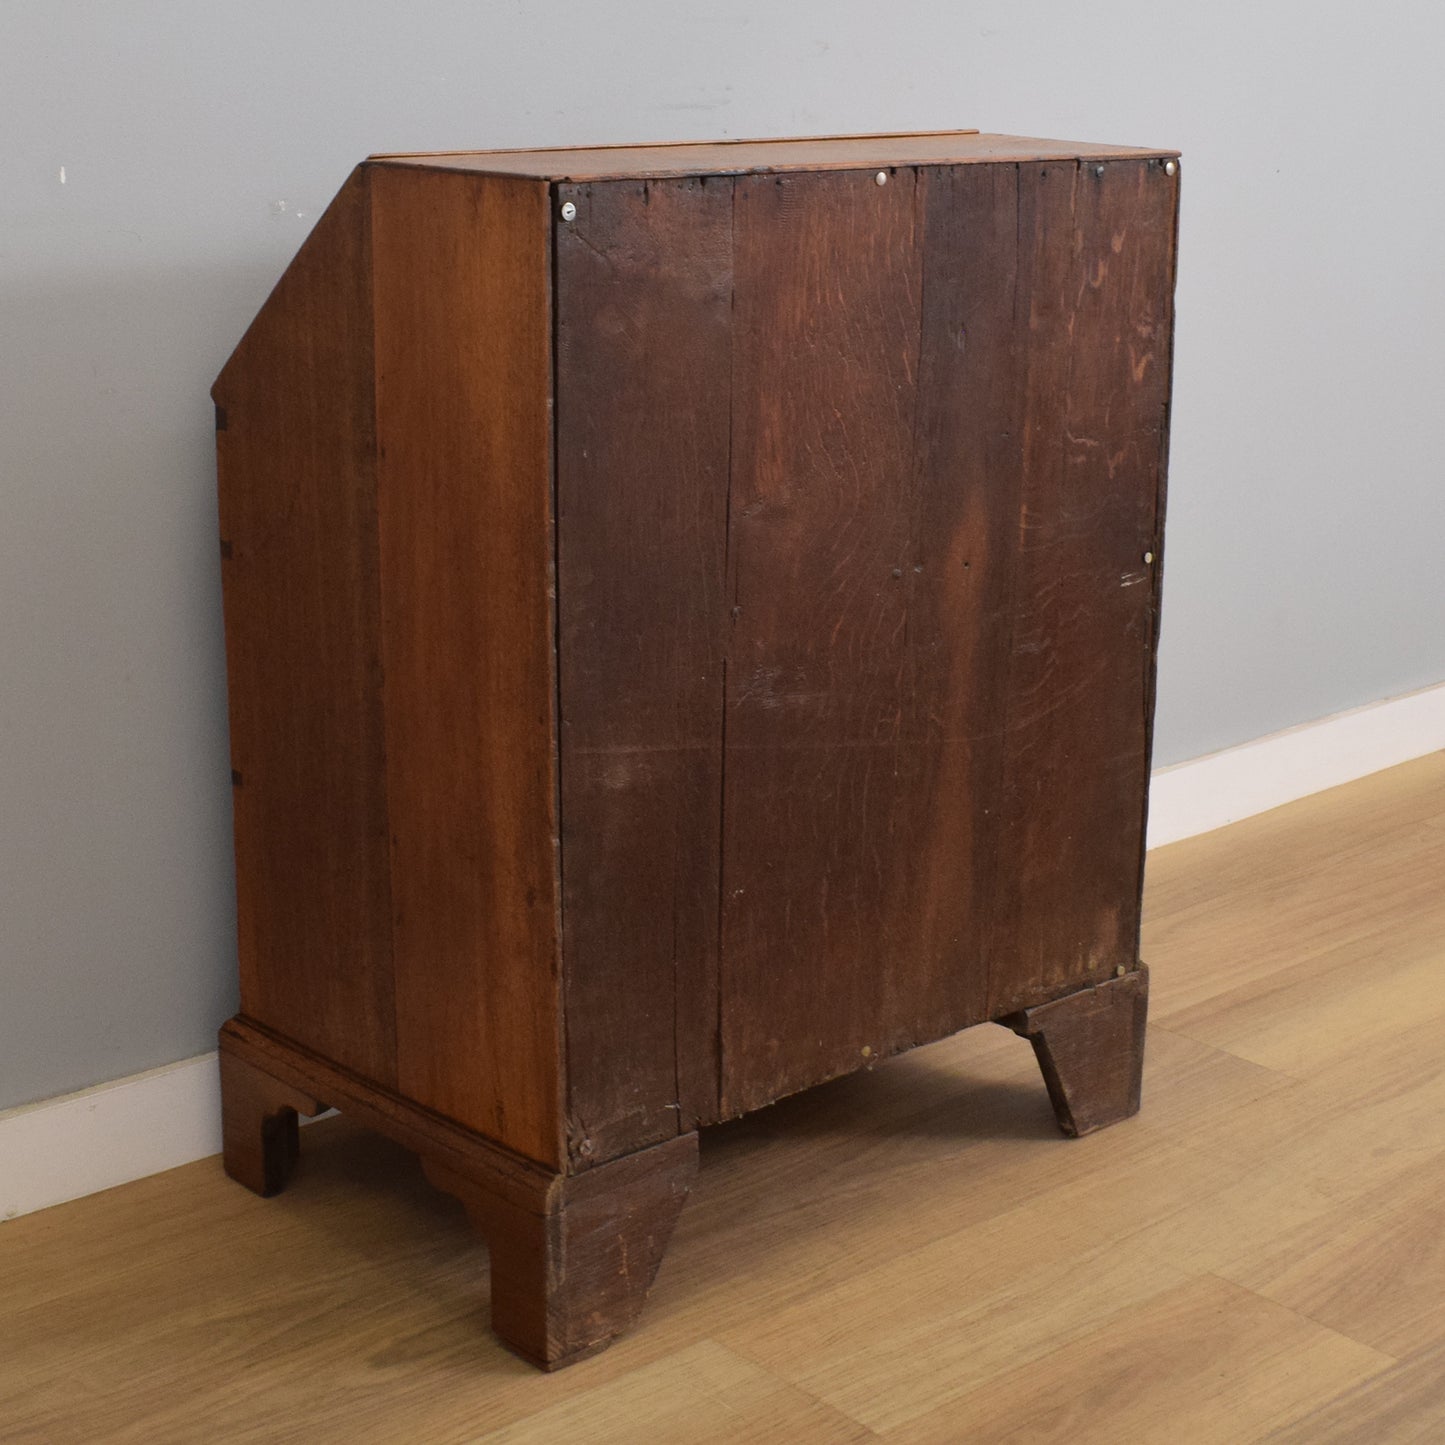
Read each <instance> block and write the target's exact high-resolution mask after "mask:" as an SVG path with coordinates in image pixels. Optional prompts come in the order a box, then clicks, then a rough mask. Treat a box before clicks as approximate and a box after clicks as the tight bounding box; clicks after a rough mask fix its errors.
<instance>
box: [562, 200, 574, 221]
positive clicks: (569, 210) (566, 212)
mask: <svg viewBox="0 0 1445 1445" xmlns="http://www.w3.org/2000/svg"><path fill="white" fill-rule="evenodd" d="M562 219H563V220H564V221H575V220H576V219H577V207H576V206H574V205H573V204H572V202H571V201H563V202H562Z"/></svg>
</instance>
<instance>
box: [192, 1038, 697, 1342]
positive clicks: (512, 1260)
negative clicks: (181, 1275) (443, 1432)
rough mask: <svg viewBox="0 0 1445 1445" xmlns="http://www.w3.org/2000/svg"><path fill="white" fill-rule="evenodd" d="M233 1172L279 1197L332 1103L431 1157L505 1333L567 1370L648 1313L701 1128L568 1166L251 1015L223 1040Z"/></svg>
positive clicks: (226, 1136)
mask: <svg viewBox="0 0 1445 1445" xmlns="http://www.w3.org/2000/svg"><path fill="white" fill-rule="evenodd" d="M220 1057H221V1109H222V1121H223V1123H222V1133H223V1140H224V1156H223V1157H224V1163H225V1168H226V1173H227V1174H229V1175H230V1176H231V1178H232V1179H235V1180H236V1181H238V1182H239V1183H241V1184H244V1185H245V1186H246V1187H247V1188H248V1189H250V1190H252V1191H253V1192H254V1193H256V1194H260V1195H263V1196H269V1195H273V1194H277V1193H279V1192H280V1191H281V1190H282V1189H283V1188H284V1187H285V1186H286V1183H287V1181H288V1180H289V1178H290V1176H291V1173H292V1170H293V1168H294V1167H295V1164H296V1160H297V1158H298V1153H299V1137H298V1136H299V1129H298V1124H299V1119H298V1116H299V1115H301V1114H306V1115H314V1114H317V1113H320V1112H323V1111H324V1109H325V1107H326V1106H325V1105H323V1104H322V1103H321V1102H320V1101H321V1099H323V1098H324V1099H327V1100H329V1101H330V1102H331V1103H332V1104H334V1105H335V1106H336V1107H337V1108H338V1109H340V1110H341V1111H342V1112H343V1113H345V1114H347V1115H349V1116H351V1117H353V1118H355V1119H356V1120H357V1121H358V1122H359V1123H362V1124H364V1125H366V1126H367V1127H368V1128H371V1129H375V1130H376V1131H377V1132H378V1133H380V1134H384V1135H386V1136H387V1137H388V1138H390V1139H394V1140H395V1141H396V1142H397V1143H399V1144H401V1145H402V1146H403V1147H404V1148H407V1149H410V1150H411V1151H412V1152H413V1153H415V1154H416V1155H418V1156H419V1157H420V1159H421V1163H422V1168H423V1171H424V1172H425V1174H426V1176H427V1178H428V1179H429V1180H430V1181H431V1182H432V1183H433V1184H434V1185H436V1186H437V1187H438V1188H440V1189H443V1190H445V1191H446V1192H447V1193H449V1194H452V1195H455V1196H456V1197H457V1198H458V1199H460V1200H461V1202H462V1204H463V1205H464V1206H465V1208H466V1211H467V1215H468V1218H469V1219H470V1220H471V1221H472V1224H473V1225H474V1226H475V1228H476V1229H477V1231H478V1233H480V1234H481V1236H482V1238H483V1239H484V1240H485V1241H486V1243H487V1246H488V1250H489V1252H490V1256H491V1313H492V1328H493V1329H494V1330H495V1331H496V1333H497V1335H498V1336H499V1338H500V1339H501V1340H502V1341H503V1343H504V1344H506V1345H507V1346H508V1347H509V1348H511V1349H512V1350H514V1351H516V1353H517V1354H519V1355H521V1356H522V1357H523V1358H524V1359H527V1360H529V1361H531V1362H532V1363H533V1364H536V1365H540V1366H541V1367H542V1368H543V1369H548V1370H554V1369H558V1368H560V1367H561V1366H563V1365H568V1364H572V1363H573V1362H575V1361H577V1360H580V1359H583V1358H585V1357H586V1356H587V1355H590V1354H594V1353H596V1352H597V1351H598V1350H600V1349H603V1348H605V1347H606V1346H607V1345H608V1344H609V1343H611V1341H612V1340H613V1339H615V1338H616V1336H617V1335H619V1334H621V1333H622V1331H623V1330H625V1329H626V1328H627V1327H628V1326H629V1325H630V1324H631V1323H632V1322H633V1320H634V1319H636V1317H637V1314H638V1312H639V1311H640V1310H641V1309H642V1306H643V1303H644V1301H645V1300H646V1298H647V1292H648V1290H649V1289H650V1288H651V1286H652V1282H653V1280H654V1279H655V1278H656V1275H657V1269H658V1265H659V1264H660V1263H661V1261H662V1256H663V1253H664V1251H665V1250H666V1248H667V1243H668V1240H669V1239H670V1237H671V1235H672V1230H673V1226H674V1225H675V1224H676V1223H677V1217H678V1215H679V1214H680V1213H681V1211H682V1206H683V1203H684V1202H685V1200H686V1198H687V1195H688V1192H689V1189H690V1188H691V1185H692V1181H693V1178H694V1176H695V1175H696V1173H697V1134H696V1133H695V1132H694V1133H688V1134H683V1135H680V1136H678V1137H677V1138H674V1139H669V1140H667V1141H665V1142H664V1143H661V1144H655V1145H653V1146H652V1147H651V1148H647V1149H641V1150H639V1151H637V1152H636V1153H633V1154H627V1155H624V1156H623V1157H622V1158H619V1159H613V1160H609V1161H607V1162H606V1163H602V1164H597V1165H594V1166H592V1167H591V1168H587V1169H584V1170H582V1171H581V1172H579V1173H576V1174H572V1175H565V1174H559V1173H556V1172H555V1171H553V1170H551V1169H548V1168H547V1167H546V1166H544V1165H541V1164H538V1163H535V1162H534V1161H532V1160H529V1159H525V1158H523V1157H522V1156H520V1155H517V1154H514V1153H513V1152H512V1151H510V1150H508V1149H504V1148H502V1147H501V1146H500V1145H498V1144H495V1143H493V1142H492V1141H491V1140H489V1139H486V1138H484V1137H482V1136H481V1135H478V1134H474V1133H472V1132H471V1131H469V1130H466V1129H462V1128H460V1127H458V1126H457V1125H455V1124H452V1123H450V1122H449V1121H447V1120H445V1119H442V1118H440V1117H439V1116H438V1115H436V1114H433V1113H431V1111H430V1110H427V1109H423V1108H421V1107H419V1106H418V1105H416V1104H412V1103H410V1102H408V1101H407V1100H405V1099H402V1098H401V1097H399V1096H398V1095H395V1094H392V1093H390V1092H388V1091H385V1090H382V1089H379V1088H377V1087H376V1086H374V1085H371V1084H368V1083H366V1082H365V1081H363V1080H361V1079H358V1078H356V1077H355V1076H354V1075H350V1074H348V1073H346V1071H344V1070H341V1069H338V1068H336V1067H335V1066H333V1065H331V1064H328V1063H327V1062H326V1061H325V1060H323V1059H321V1058H319V1057H318V1056H317V1055H315V1054H312V1053H310V1052H309V1051H308V1050H305V1049H302V1048H300V1047H299V1046H297V1045H295V1044H292V1043H289V1042H288V1041H286V1040H284V1039H281V1038H279V1037H277V1036H276V1035H274V1034H272V1033H270V1032H269V1031H268V1030H266V1029H263V1028H261V1027H259V1026H258V1025H256V1024H254V1023H252V1022H251V1021H250V1020H248V1019H246V1018H244V1017H238V1018H235V1019H232V1020H231V1022H230V1023H228V1024H226V1025H225V1026H224V1027H223V1028H222V1030H221V1035H220Z"/></svg>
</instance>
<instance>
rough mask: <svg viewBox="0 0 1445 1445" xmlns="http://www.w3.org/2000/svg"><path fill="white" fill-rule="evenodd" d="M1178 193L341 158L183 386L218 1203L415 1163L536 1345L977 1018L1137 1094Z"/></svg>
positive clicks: (1002, 179)
mask: <svg viewBox="0 0 1445 1445" xmlns="http://www.w3.org/2000/svg"><path fill="white" fill-rule="evenodd" d="M1178 171H1179V168H1178V163H1177V160H1176V159H1175V155H1174V153H1173V152H1168V151H1152V150H1138V149H1121V148H1117V147H1106V146H1096V145H1076V144H1064V143H1058V142H1054V141H1038V140H1024V139H1016V138H1012V137H1007V136H993V135H978V134H975V133H968V132H960V133H952V134H927V135H905V136H877V137H853V138H844V139H833V140H811V141H769V142H759V143H752V142H747V143H730V144H728V143H725V144H715V145H714V144H698V145H675V146H656V147H642V148H631V149H626V148H611V149H597V150H558V151H531V152H502V153H479V152H469V153H458V154H436V155H415V156H379V157H375V158H373V159H371V160H369V161H367V162H366V163H365V164H363V165H362V166H360V167H359V168H358V169H357V170H356V171H355V173H354V174H353V175H352V176H351V178H350V179H349V180H348V181H347V183H346V185H345V186H344V188H343V189H342V191H341V192H340V194H339V195H338V196H337V198H336V199H335V201H334V202H333V203H332V205H331V206H330V208H329V209H328V210H327V211H326V213H325V214H324V215H323V216H322V218H321V220H320V221H319V222H318V223H317V226H316V228H315V230H314V232H313V233H312V235H311V237H310V239H309V240H307V242H306V243H305V245H304V246H303V247H302V249H301V251H300V253H299V254H298V255H297V257H296V258H295V261H294V262H293V264H292V265H291V266H290V268H289V269H288V270H287V272H286V274H285V275H284V276H283V278H282V279H281V281H280V283H279V284H278V286H277V287H276V289H275V291H274V293H273V294H272V296H271V298H270V299H269V300H268V301H267V303H266V305H265V307H264V308H263V310H262V311H261V313H260V314H259V316H258V317H257V319H256V321H255V323H254V324H253V325H252V327H251V328H250V330H249V331H248V332H247V333H246V336H245V338H244V340H243V341H242V342H241V344H240V346H239V347H238V349H237V350H236V352H235V354H234V356H233V357H232V358H231V360H230V362H229V363H228V364H227V366H226V368H225V370H224V371H223V372H222V373H221V376H220V378H219V379H218V380H217V382H216V385H215V389H214V393H213V394H214V397H215V401H216V427H217V441H218V448H219V469H220V515H221V538H222V540H221V556H222V559H223V560H222V571H223V577H224V588H225V614H226V647H227V661H228V667H229V676H230V720H231V746H232V761H233V774H232V780H233V784H234V798H235V838H236V870H237V903H238V913H239V934H240V968H241V1009H242V1011H241V1013H240V1014H239V1015H238V1016H237V1017H236V1018H235V1019H233V1020H232V1021H231V1022H229V1023H228V1024H226V1025H225V1027H224V1028H223V1029H222V1031H221V1064H222V1077H223V1090H224V1107H225V1160H226V1167H227V1169H228V1171H229V1172H230V1173H231V1174H232V1175H233V1176H234V1177H235V1178H237V1179H239V1180H240V1181H241V1182H242V1183H244V1184H246V1185H248V1186H250V1187H251V1188H252V1189H255V1190H258V1191H260V1192H262V1193H271V1192H273V1191H275V1190H277V1189H279V1188H280V1187H281V1186H282V1185H283V1183H284V1182H285V1180H286V1177H287V1174H288V1173H289V1171H290V1168H291V1165H292V1163H293V1162H294V1160H295V1157H296V1153H297V1114H298V1112H300V1113H305V1114H312V1113H315V1112H317V1111H319V1110H320V1109H321V1108H323V1107H324V1106H326V1105H332V1106H336V1107H339V1108H341V1109H342V1110H343V1111H346V1112H348V1113H352V1114H354V1115H355V1116H356V1117H357V1118H359V1119H360V1120H362V1121H364V1122H365V1123H368V1124H369V1125H371V1126H373V1127H375V1128H376V1129H379V1130H381V1131H383V1132H385V1133H388V1134H390V1135H391V1136H393V1137H394V1138H396V1139H399V1140H400V1141H402V1142H403V1143H404V1144H405V1145H407V1146H408V1147H409V1148H411V1149H413V1150H415V1151H416V1152H417V1153H418V1154H419V1155H420V1156H421V1158H422V1160H423V1162H424V1164H425V1166H426V1169H427V1172H428V1175H429V1177H430V1178H431V1179H433V1181H434V1182H436V1183H437V1184H438V1185H440V1186H441V1187H442V1188H444V1189H447V1190H450V1191H452V1192H454V1193H455V1194H457V1195H459V1196H460V1197H461V1199H462V1200H463V1201H464V1203H465V1204H466V1206H467V1208H468V1211H469V1213H470V1214H471V1216H472V1218H473V1219H474V1220H475V1221H476V1223H477V1225H478V1227H479V1228H480V1230H481V1231H482V1232H483V1233H484V1235H485V1236H486V1238H487V1240H488V1242H489V1245H490V1249H491V1299H492V1315H493V1321H494V1324H495V1328H496V1330H497V1331H498V1333H499V1334H500V1335H501V1336H502V1338H503V1339H504V1340H505V1341H506V1342H507V1343H508V1344H510V1345H511V1346H512V1347H513V1348H515V1349H516V1350H518V1351H519V1352H521V1353H522V1354H524V1355H525V1356H527V1357H529V1358H531V1359H533V1360H535V1361H536V1362H538V1363H539V1364H542V1365H545V1366H548V1367H553V1366H556V1365H560V1364H565V1363H567V1362H568V1361H570V1360H573V1359H576V1358H578V1357H579V1356H581V1355H582V1354H584V1353H586V1352H588V1351H590V1350H594V1349H596V1348H598V1347H600V1346H601V1345H603V1344H605V1343H606V1342H607V1341H608V1340H609V1339H611V1338H612V1337H613V1336H614V1335H615V1334H616V1333H617V1332H618V1331H619V1330H620V1329H622V1328H623V1327H625V1325H626V1324H627V1323H628V1322H629V1321H630V1320H631V1319H632V1318H633V1317H634V1316H635V1315H636V1313H637V1311H638V1309H639V1308H640V1306H641V1303H642V1299H643V1296H644V1295H645V1293H646V1291H647V1288H648V1286H649V1284H650V1283H651V1280H652V1278H653V1276H654V1274H655V1272H656V1269H657V1265H658V1261H659V1259H660V1256H661V1254H662V1251H663V1249H664V1247H665V1244H666V1241H667V1238H668V1235H669V1233H670V1231H671V1229H672V1226H673V1223H674V1220H675V1219H676V1217H677V1214H678V1211H679V1210H680V1208H681V1206H682V1202H683V1199H684V1196H685V1194H686V1193H687V1190H688V1187H689V1183H690V1181H691V1179H692V1176H693V1172H694V1169H695V1165H696V1158H697V1130H698V1128H699V1127H700V1126H702V1125H706V1124H709V1123H712V1122H714V1121H717V1120H720V1119H725V1118H729V1117H731V1116H734V1115H738V1114H740V1113H743V1112H744V1111H746V1110H749V1109H756V1108H758V1107H760V1106H761V1105H764V1104H767V1103H769V1102H771V1101H773V1100H775V1099H777V1098H779V1097H780V1096H782V1095H785V1094H789V1093H792V1092H794V1091H796V1090H799V1089H804V1088H806V1087H808V1086H809V1085H812V1084H816V1083H818V1082H820V1081H822V1080H826V1079H830V1078H833V1077H835V1076H837V1075H840V1074H843V1073H845V1072H847V1071H849V1070H853V1069H858V1068H862V1067H867V1066H869V1065H871V1064H872V1063H874V1062H876V1061H877V1060H879V1059H882V1058H885V1057H887V1056H888V1055H890V1054H893V1053H896V1052H898V1051H900V1050H903V1049H907V1048H910V1047H912V1046H913V1045H915V1044H921V1043H924V1042H926V1041H928V1040H931V1039H937V1038H940V1037H942V1036H944V1035H947V1034H949V1033H952V1032H954V1031H956V1030H958V1029H961V1028H964V1027H966V1026H968V1025H971V1024H976V1023H981V1022H984V1021H987V1020H996V1021H1000V1022H1003V1023H1006V1024H1008V1025H1010V1026H1011V1027H1013V1028H1014V1029H1016V1030H1017V1031H1018V1032H1019V1033H1021V1034H1023V1035H1025V1036H1026V1037H1028V1038H1030V1039H1031V1040H1032V1041H1033V1044H1034V1047H1035V1049H1036V1051H1037V1053H1038V1056H1039V1060H1040V1062H1041V1064H1042V1068H1043V1073H1044V1078H1045V1081H1046V1084H1047V1087H1048V1091H1049V1094H1050V1097H1051V1098H1052V1101H1053V1104H1054V1107H1055V1109H1056V1111H1057V1113H1058V1117H1059V1121H1060V1123H1061V1125H1062V1127H1063V1128H1064V1130H1065V1131H1066V1132H1069V1133H1085V1132H1087V1131H1088V1130H1090V1129H1092V1128H1096V1127H1098V1126H1100V1125H1103V1124H1108V1123H1110V1122H1112V1121H1114V1120H1117V1119H1119V1118H1122V1117H1124V1116H1125V1115H1127V1114H1130V1113H1132V1112H1133V1111H1134V1110H1135V1109H1136V1108H1137V1107H1138V1101H1139V1077H1140V1068H1141V1062H1142V1053H1143V1038H1144V1015H1145V1004H1146V996H1147V995H1146V988H1147V983H1146V974H1145V971H1144V969H1143V967H1142V966H1141V964H1140V961H1139V955H1138V939H1139V901H1140V881H1141V874H1142V860H1143V839H1144V818H1145V808H1146V792H1147V785H1148V776H1149V751H1150V728H1151V715H1152V708H1153V679H1154V655H1155V644H1156V637H1157V627H1158V600H1159V576H1160V557H1161V541H1162V536H1161V527H1162V523H1163V497H1164V471H1165V454H1166V443H1167V433H1168V425H1167V424H1168V415H1169V377H1170V353H1171V337H1172V321H1173V303H1172V294H1173V280H1174V255H1175V230H1176V216H1177V212H1178V192H1179V174H1178ZM899 1207H900V1208H906V1207H907V1206H906V1201H904V1200H900V1201H899Z"/></svg>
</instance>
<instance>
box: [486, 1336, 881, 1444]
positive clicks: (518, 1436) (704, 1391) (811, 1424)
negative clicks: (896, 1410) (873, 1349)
mask: <svg viewBox="0 0 1445 1445" xmlns="http://www.w3.org/2000/svg"><path fill="white" fill-rule="evenodd" d="M873 1438H874V1436H873V1434H872V1433H871V1432H870V1431H869V1430H867V1429H865V1428H864V1427H863V1426H862V1425H860V1424H858V1422H857V1421H856V1420H850V1419H849V1418H848V1417H847V1416H846V1415H841V1414H839V1413H838V1411H836V1410H831V1409H829V1408H828V1407H827V1406H826V1405H823V1404H820V1403H819V1402H818V1401H817V1400H815V1399H813V1398H812V1397H811V1396H810V1395H808V1394H807V1393H806V1392H805V1391H803V1390H799V1389H798V1388H797V1387H796V1386H793V1385H785V1384H784V1383H783V1382H782V1381H780V1380H777V1379H775V1378H774V1377H773V1376H771V1375H769V1374H768V1373H767V1371H765V1370H760V1369H759V1368H758V1367H757V1366H756V1365H751V1364H749V1363H748V1362H747V1361H746V1360H744V1359H742V1358H740V1357H739V1356H737V1355H735V1354H733V1353H732V1352H731V1351H730V1350H726V1349H724V1348H723V1347H722V1346H721V1345H719V1344H716V1343H715V1342H713V1341H711V1340H705V1341H703V1342H702V1343H701V1344H697V1345H693V1346H691V1347H690V1348H688V1349H685V1350H680V1351H678V1353H677V1354H674V1355H669V1356H668V1357H667V1358H666V1359H664V1360H659V1361H658V1362H657V1363H656V1364H653V1365H644V1366H643V1367H642V1368H641V1369H639V1370H634V1371H632V1372H631V1373H630V1374H627V1375H624V1376H622V1377H620V1378H619V1379H617V1380H614V1381H612V1382H611V1383H609V1384H606V1385H603V1386H601V1387H600V1388H599V1389H596V1390H591V1391H589V1392H587V1393H586V1394H584V1395H581V1396H578V1397H577V1398H576V1399H573V1400H568V1401H565V1402H564V1403H562V1404H558V1405H553V1406H551V1407H550V1408H549V1409H546V1410H540V1411H538V1413H537V1414H535V1415H529V1416H527V1417H526V1419H524V1420H520V1421H518V1422H517V1423H516V1424H515V1425H508V1426H506V1427H505V1428H503V1429H501V1430H494V1431H490V1432H488V1433H487V1434H485V1435H479V1436H478V1437H477V1445H521V1442H524V1441H536V1440H545V1441H547V1442H548V1445H636V1442H637V1441H639V1440H657V1441H663V1440H677V1441H682V1440H685V1441H687V1445H775V1442H777V1441H778V1440H788V1441H789V1442H794V1445H847V1442H849V1441H857V1440H871V1439H873Z"/></svg>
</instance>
